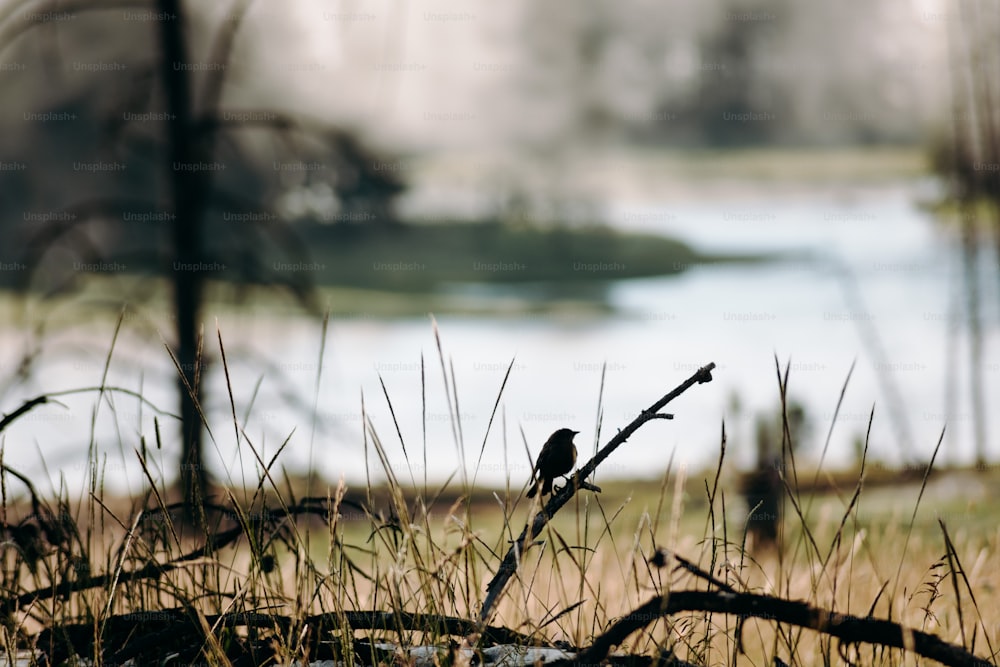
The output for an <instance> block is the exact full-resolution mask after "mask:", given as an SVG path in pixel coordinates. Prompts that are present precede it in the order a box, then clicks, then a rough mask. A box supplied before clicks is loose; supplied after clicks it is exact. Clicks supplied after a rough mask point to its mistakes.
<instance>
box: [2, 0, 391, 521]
mask: <svg viewBox="0 0 1000 667" xmlns="http://www.w3.org/2000/svg"><path fill="white" fill-rule="evenodd" d="M15 4H18V3H15ZM135 4H136V7H135V8H134V10H130V11H133V14H132V15H130V14H129V12H128V11H126V12H124V13H123V12H116V13H114V14H113V15H110V16H109V15H107V14H105V13H102V12H101V11H100V7H97V6H93V5H87V4H83V3H78V4H71V5H67V4H65V3H56V2H53V3H50V6H42V7H38V6H35V5H33V6H32V11H30V12H29V11H23V12H20V13H19V14H15V15H10V14H6V15H0V37H3V38H5V39H3V40H2V41H0V43H2V44H4V45H5V47H4V48H6V49H10V48H12V46H15V45H16V41H17V38H19V37H20V36H21V35H22V34H24V33H26V32H28V31H30V30H33V29H34V30H41V31H46V33H45V35H44V36H46V37H49V38H51V39H47V40H45V41H43V42H42V44H43V45H44V48H42V49H41V55H40V56H39V57H40V58H41V59H42V61H43V62H45V63H48V66H49V67H50V68H51V75H52V80H51V81H50V82H49V83H50V85H48V86H44V87H39V86H38V85H37V83H38V82H37V80H35V81H34V83H32V82H31V81H28V80H27V79H25V80H20V79H19V80H18V81H17V83H18V84H23V85H24V90H23V91H22V92H24V93H25V94H24V95H23V96H20V97H18V98H17V102H16V104H17V105H18V106H19V107H20V108H19V109H18V111H19V113H22V114H23V115H24V117H25V119H28V118H34V117H36V116H37V117H39V118H44V119H51V118H59V119H66V120H67V122H62V123H53V124H46V125H45V127H44V129H45V131H44V132H41V133H38V134H37V135H35V136H30V137H29V138H28V139H26V140H24V141H23V143H21V144H20V145H17V143H16V142H15V145H13V146H8V147H7V149H6V150H5V158H13V157H17V156H18V155H19V153H24V154H25V155H29V156H30V160H31V161H32V163H33V166H34V167H35V169H34V170H33V171H31V172H30V173H28V172H24V173H22V174H19V176H20V177H21V180H22V182H23V183H24V184H25V188H24V189H23V191H22V192H19V193H17V196H16V197H15V198H12V200H13V201H12V200H11V199H9V200H8V201H7V202H6V203H5V206H6V207H7V208H16V207H18V205H20V207H21V209H22V210H23V211H25V212H26V213H25V214H24V215H22V216H18V217H20V218H23V219H24V220H25V221H27V222H29V223H31V224H28V225H21V226H20V228H19V229H11V227H10V226H9V225H6V226H4V225H0V237H5V238H7V239H11V240H13V241H14V243H13V244H12V245H11V246H8V247H13V248H17V247H21V248H23V249H24V250H23V252H22V254H21V255H20V256H18V257H17V260H18V261H20V262H23V264H24V265H25V266H26V267H28V268H29V269H30V270H29V271H25V272H23V274H22V279H23V281H24V283H23V284H24V285H25V286H31V287H33V288H35V289H39V288H40V289H42V290H43V293H45V294H54V293H58V292H61V291H64V290H66V289H70V288H72V287H73V285H75V284H77V283H79V282H83V281H82V280H81V279H82V278H83V277H84V275H85V274H89V273H94V272H97V273H103V272H107V271H111V272H119V273H120V272H124V271H129V272H133V273H145V274H152V275H160V276H163V277H165V278H166V280H167V281H168V282H169V284H170V290H171V299H172V310H173V317H172V318H171V320H172V326H173V327H174V337H175V340H174V341H173V346H172V351H173V354H174V357H175V362H176V364H177V369H178V382H177V383H178V392H179V394H180V412H179V413H180V415H181V443H182V452H181V457H180V465H179V470H180V476H179V481H180V484H181V487H182V493H183V496H184V498H185V499H186V500H187V501H188V502H189V505H188V507H189V508H190V509H191V510H192V511H193V512H194V511H196V510H197V508H198V507H199V506H200V504H201V502H202V500H203V499H204V497H205V493H206V492H207V490H208V488H209V484H210V483H211V480H210V477H209V473H208V469H207V468H206V466H205V457H204V452H203V444H202V438H203V428H202V420H203V417H204V413H203V406H204V403H205V396H204V392H205V389H204V387H205V383H204V377H205V372H206V369H207V362H208V360H209V355H207V354H206V353H204V351H203V337H202V328H203V323H202V318H201V310H202V304H203V299H204V290H205V286H206V284H207V282H208V281H210V280H225V281H230V282H234V283H239V284H243V283H276V284H278V285H282V286H284V287H286V288H288V289H290V290H291V291H292V293H293V294H294V295H295V296H296V298H297V300H298V301H299V303H300V304H302V306H303V307H305V308H306V309H307V310H309V311H310V312H313V313H317V312H318V307H317V304H316V303H315V298H314V292H313V290H312V286H313V285H312V280H311V279H310V275H311V274H310V273H309V272H308V271H277V270H270V268H269V267H270V266H273V265H275V262H276V261H277V260H281V261H284V262H287V263H290V264H295V263H308V262H309V253H308V251H307V246H306V245H305V244H304V243H303V242H301V241H300V240H299V234H298V227H301V225H303V224H310V223H311V224H319V223H320V222H323V223H327V224H330V223H341V222H343V223H344V224H357V223H360V224H361V225H362V226H366V225H367V226H371V225H379V226H385V225H391V224H393V222H394V220H395V217H394V213H393V209H392V201H391V200H392V198H393V197H394V196H395V195H397V194H398V193H399V192H401V191H402V189H403V184H402V182H401V181H400V180H399V178H398V175H397V174H396V173H395V172H392V171H385V170H382V169H379V165H381V164H386V163H388V162H389V160H388V159H387V158H385V157H382V156H379V155H377V154H376V153H374V152H372V151H371V150H369V149H367V148H366V147H365V146H364V145H363V144H362V143H361V142H360V141H359V140H358V139H357V138H356V137H354V136H352V135H351V134H350V133H348V132H345V131H343V130H340V129H338V128H335V127H333V126H332V125H330V124H329V123H326V122H323V121H318V120H314V119H310V118H306V117H304V116H302V115H300V114H289V113H285V112H281V111H278V110H274V109H259V108H253V109H235V110H233V109H227V108H226V107H225V105H224V104H223V96H224V93H225V91H226V90H227V85H229V84H230V81H229V78H228V73H229V72H230V71H231V65H232V63H231V54H232V51H233V47H234V43H235V41H236V37H237V34H238V31H239V29H240V26H241V25H242V24H243V21H244V18H245V15H246V11H247V8H248V7H249V4H250V3H249V2H247V1H244V0H240V1H238V2H236V3H234V4H233V5H232V11H230V12H229V13H228V14H227V15H226V16H225V17H224V18H223V19H222V20H221V21H220V22H219V23H217V24H214V25H210V26H201V25H198V20H199V19H196V18H195V17H193V16H192V14H191V13H190V11H189V8H188V7H186V6H185V4H184V3H182V2H181V1H180V0H154V1H153V2H152V4H147V3H143V2H136V3H135ZM116 6H117V5H116ZM0 14H3V13H2V12H0ZM55 16H61V17H72V18H73V19H74V20H73V21H72V22H70V21H69V20H68V19H67V20H64V21H62V23H61V24H60V26H59V35H58V36H59V38H58V39H55V38H54V35H52V34H48V31H49V30H50V29H52V26H53V23H54V21H55V19H54V18H53V17H55ZM130 16H134V18H130ZM200 20H204V19H200ZM126 28H128V29H126ZM202 33H207V34H208V35H209V36H210V39H208V40H205V39H204V37H202V38H199V35H200V34H202ZM95 35H97V36H99V39H97V40H94V36H95ZM149 41H152V42H153V43H154V44H157V45H158V48H156V49H154V50H153V51H152V53H153V54H155V55H154V56H153V57H150V56H149V53H150V52H149V51H148V50H146V49H143V50H137V49H135V48H134V47H135V46H136V42H140V43H141V42H149ZM206 41H207V43H206ZM67 48H71V49H72V50H73V56H74V58H76V60H75V61H74V62H75V63H77V65H78V67H75V68H73V69H72V70H71V71H72V72H74V73H79V72H82V74H74V75H73V76H71V77H69V80H67V81H65V82H63V81H61V79H63V78H67V77H66V75H65V71H66V69H65V68H66V64H65V61H64V58H63V50H64V49H67ZM88 49H89V50H88ZM206 51H207V53H208V59H207V60H201V61H199V60H198V59H197V57H196V56H194V55H193V54H195V53H204V52H206ZM17 53H18V54H19V57H24V58H27V57H34V53H33V49H31V48H30V47H28V46H22V48H21V49H20V50H18V51H17ZM126 54H128V55H126ZM136 54H141V55H136ZM15 61H16V60H15ZM32 62H34V60H33V61H32ZM53 63H56V64H53ZM81 63H82V64H81ZM25 69H28V68H27V66H26V67H25ZM109 71H111V72H114V73H115V74H113V75H110V76H109V75H107V73H108V72H109ZM102 74H104V75H105V76H101V75H102ZM115 84H118V85H115ZM7 104H8V105H10V104H11V102H10V100H9V99H8V102H7ZM70 121H71V122H70ZM29 127H30V126H29ZM95 158H99V159H98V160H97V161H95ZM70 164H72V168H70V167H69V165H70ZM43 165H44V166H45V168H42V166H43ZM49 165H51V169H50V168H48V167H49ZM315 191H324V192H325V193H326V197H325V198H323V199H321V200H320V201H318V202H317V201H315V199H316V198H315V197H314V198H313V199H314V201H313V202H312V203H311V204H310V205H309V206H307V207H304V208H302V207H300V208H299V209H297V210H293V211H287V210H283V205H282V204H283V202H284V201H286V199H287V198H293V199H294V197H295V196H296V195H299V196H300V198H301V195H302V193H303V192H315ZM32 207H35V208H42V209H44V210H47V211H50V212H51V214H45V215H44V216H41V217H40V218H39V219H37V220H36V219H34V218H33V217H31V216H29V215H28V214H27V212H28V211H30V210H32ZM296 222H297V225H296V224H293V223H296ZM21 239H23V240H21ZM67 253H68V254H71V256H72V257H73V258H74V259H75V261H74V266H80V267H88V268H82V269H80V270H74V271H73V272H69V271H67V270H65V268H64V267H65V264H66V262H65V255H66V254H67ZM59 257H62V260H63V261H62V262H61V264H62V266H61V267H57V263H56V262H54V261H47V260H51V259H53V258H56V259H58V258H59ZM125 260H128V261H125ZM89 267H96V268H95V269H94V270H93V271H92V270H91V269H90V268H89ZM52 269H55V270H54V271H53V270H52ZM136 296H137V294H136V293H131V294H125V293H123V294H118V295H115V297H112V298H110V299H108V300H109V301H113V300H115V298H117V300H118V301H119V302H134V301H135V300H136ZM192 518H193V517H192Z"/></svg>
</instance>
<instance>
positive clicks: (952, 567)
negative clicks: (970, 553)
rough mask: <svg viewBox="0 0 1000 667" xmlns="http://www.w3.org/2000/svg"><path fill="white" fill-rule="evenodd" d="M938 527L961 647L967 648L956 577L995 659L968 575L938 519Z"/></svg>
mask: <svg viewBox="0 0 1000 667" xmlns="http://www.w3.org/2000/svg"><path fill="white" fill-rule="evenodd" d="M938 525H940V526H941V533H942V534H943V535H944V544H945V549H946V551H945V554H946V556H947V557H948V568H949V572H950V574H951V583H952V588H953V589H954V591H955V608H956V610H957V612H958V624H959V628H961V631H962V645H963V646H968V645H969V644H968V643H967V640H966V637H965V623H964V621H963V619H962V596H961V595H960V594H959V590H958V578H957V576H956V575H959V574H960V575H962V581H963V582H964V583H965V589H966V590H967V591H968V592H969V599H970V600H971V601H972V607H973V608H974V609H975V610H976V615H977V616H978V617H979V626H980V627H981V628H982V629H983V637H984V638H985V639H986V647H987V648H988V649H989V650H990V655H991V656H993V657H995V656H996V655H997V652H996V650H995V649H994V648H993V643H992V642H991V641H990V633H989V631H988V630H987V629H986V625H985V624H984V623H983V613H982V611H981V610H980V609H979V602H977V601H976V594H975V593H974V592H973V590H972V584H971V583H970V582H969V578H968V575H967V574H966V573H965V568H964V567H962V561H961V560H960V559H959V557H958V552H957V551H956V550H955V543H954V542H952V540H951V535H949V534H948V528H947V527H946V526H945V524H944V521H942V520H941V519H940V518H939V519H938Z"/></svg>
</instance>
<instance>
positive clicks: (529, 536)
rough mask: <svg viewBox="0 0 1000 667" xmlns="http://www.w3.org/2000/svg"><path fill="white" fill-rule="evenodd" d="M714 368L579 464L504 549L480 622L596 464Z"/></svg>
mask: <svg viewBox="0 0 1000 667" xmlns="http://www.w3.org/2000/svg"><path fill="white" fill-rule="evenodd" d="M714 368H715V364H714V363H709V364H707V365H705V366H702V367H701V368H699V369H698V370H697V371H696V372H695V373H694V375H692V376H691V377H689V378H688V379H687V380H685V381H684V382H682V383H681V384H680V385H678V386H677V387H676V388H675V389H673V391H671V392H670V393H668V394H667V395H665V396H664V397H663V398H661V399H660V400H658V401H657V402H656V403H653V404H652V405H651V406H649V407H648V408H646V409H645V410H643V411H642V412H640V413H639V416H637V417H636V418H635V419H633V420H632V422H631V423H630V424H629V425H628V426H626V427H625V428H623V429H621V430H620V431H618V433H616V434H615V437H613V438H611V441H610V442H608V444H606V445H605V446H604V447H603V448H602V449H601V450H600V451H599V452H597V454H596V455H595V456H594V458H592V459H590V460H589V461H587V463H585V464H584V465H582V466H581V467H580V468H579V469H578V470H577V471H576V474H575V475H573V477H572V479H570V481H569V484H567V485H566V486H564V487H563V488H562V490H561V491H559V492H558V493H554V494H553V495H552V497H551V498H549V502H548V503H547V504H546V505H545V507H544V508H543V509H542V511H540V512H539V513H538V514H537V515H535V517H534V519H533V520H532V522H531V524H530V525H526V526H525V527H524V530H522V531H521V535H520V537H518V538H517V540H515V542H514V544H513V545H512V546H511V548H510V549H509V550H508V551H507V555H506V556H504V559H503V561H502V562H501V563H500V567H499V569H498V570H497V573H496V574H495V575H494V576H493V579H491V580H490V583H489V584H487V586H486V600H485V601H483V608H482V609H481V610H480V612H479V622H480V623H485V622H486V620H487V619H488V618H489V616H490V614H491V613H492V611H493V608H494V607H495V606H496V603H497V601H498V600H499V599H500V594H501V593H503V589H504V588H505V587H506V585H507V582H508V581H510V578H511V577H512V576H514V573H515V572H516V571H517V564H518V563H519V562H520V560H521V556H522V555H523V554H524V552H525V551H527V549H528V548H529V547H530V546H531V541H532V540H534V539H535V538H536V537H538V535H539V534H540V533H541V532H542V529H543V528H545V525H546V524H547V523H548V522H549V520H551V519H552V517H553V516H555V513H556V512H558V511H559V509H560V508H561V507H562V506H563V505H565V504H566V503H568V502H569V500H570V498H572V497H573V496H574V494H576V492H577V490H578V489H580V488H583V487H584V482H585V480H586V479H587V478H588V477H589V476H590V475H591V473H593V472H594V471H595V470H596V469H597V466H599V465H600V464H601V463H602V462H603V461H604V459H606V458H608V456H610V455H611V452H613V451H615V450H616V449H618V447H619V446H621V445H622V444H623V443H624V442H625V441H626V440H628V439H629V437H630V436H631V435H632V434H633V433H635V432H636V431H637V430H639V427H640V426H642V425H643V424H645V423H646V422H648V421H650V420H653V419H670V418H671V416H669V415H664V414H661V413H660V410H661V409H663V407H664V406H665V405H666V404H667V403H669V402H670V401H672V400H674V399H675V398H677V397H678V396H680V395H681V394H683V393H684V392H685V391H687V390H688V389H689V388H690V387H691V386H692V385H694V384H704V383H706V382H711V381H712V370H713V369H714Z"/></svg>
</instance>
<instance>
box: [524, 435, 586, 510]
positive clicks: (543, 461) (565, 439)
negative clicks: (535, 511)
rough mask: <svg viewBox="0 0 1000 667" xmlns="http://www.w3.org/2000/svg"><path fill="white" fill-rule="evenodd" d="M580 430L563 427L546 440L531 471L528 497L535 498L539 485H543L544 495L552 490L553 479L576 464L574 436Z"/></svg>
mask: <svg viewBox="0 0 1000 667" xmlns="http://www.w3.org/2000/svg"><path fill="white" fill-rule="evenodd" d="M577 433H579V431H572V430H570V429H568V428H561V429H559V430H558V431H556V432H555V433H553V434H552V435H550V436H549V439H548V440H546V441H545V445H544V446H543V447H542V451H541V452H539V454H538V461H536V462H535V467H534V468H533V469H532V471H531V488H530V489H528V497H529V498H534V497H535V494H536V493H538V485H539V483H541V485H542V495H543V496H544V495H545V494H546V493H551V492H552V480H554V479H555V478H556V477H560V476H562V475H565V474H566V473H568V472H569V471H570V470H572V469H573V466H574V465H575V464H576V445H574V444H573V436H574V435H576V434H577Z"/></svg>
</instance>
